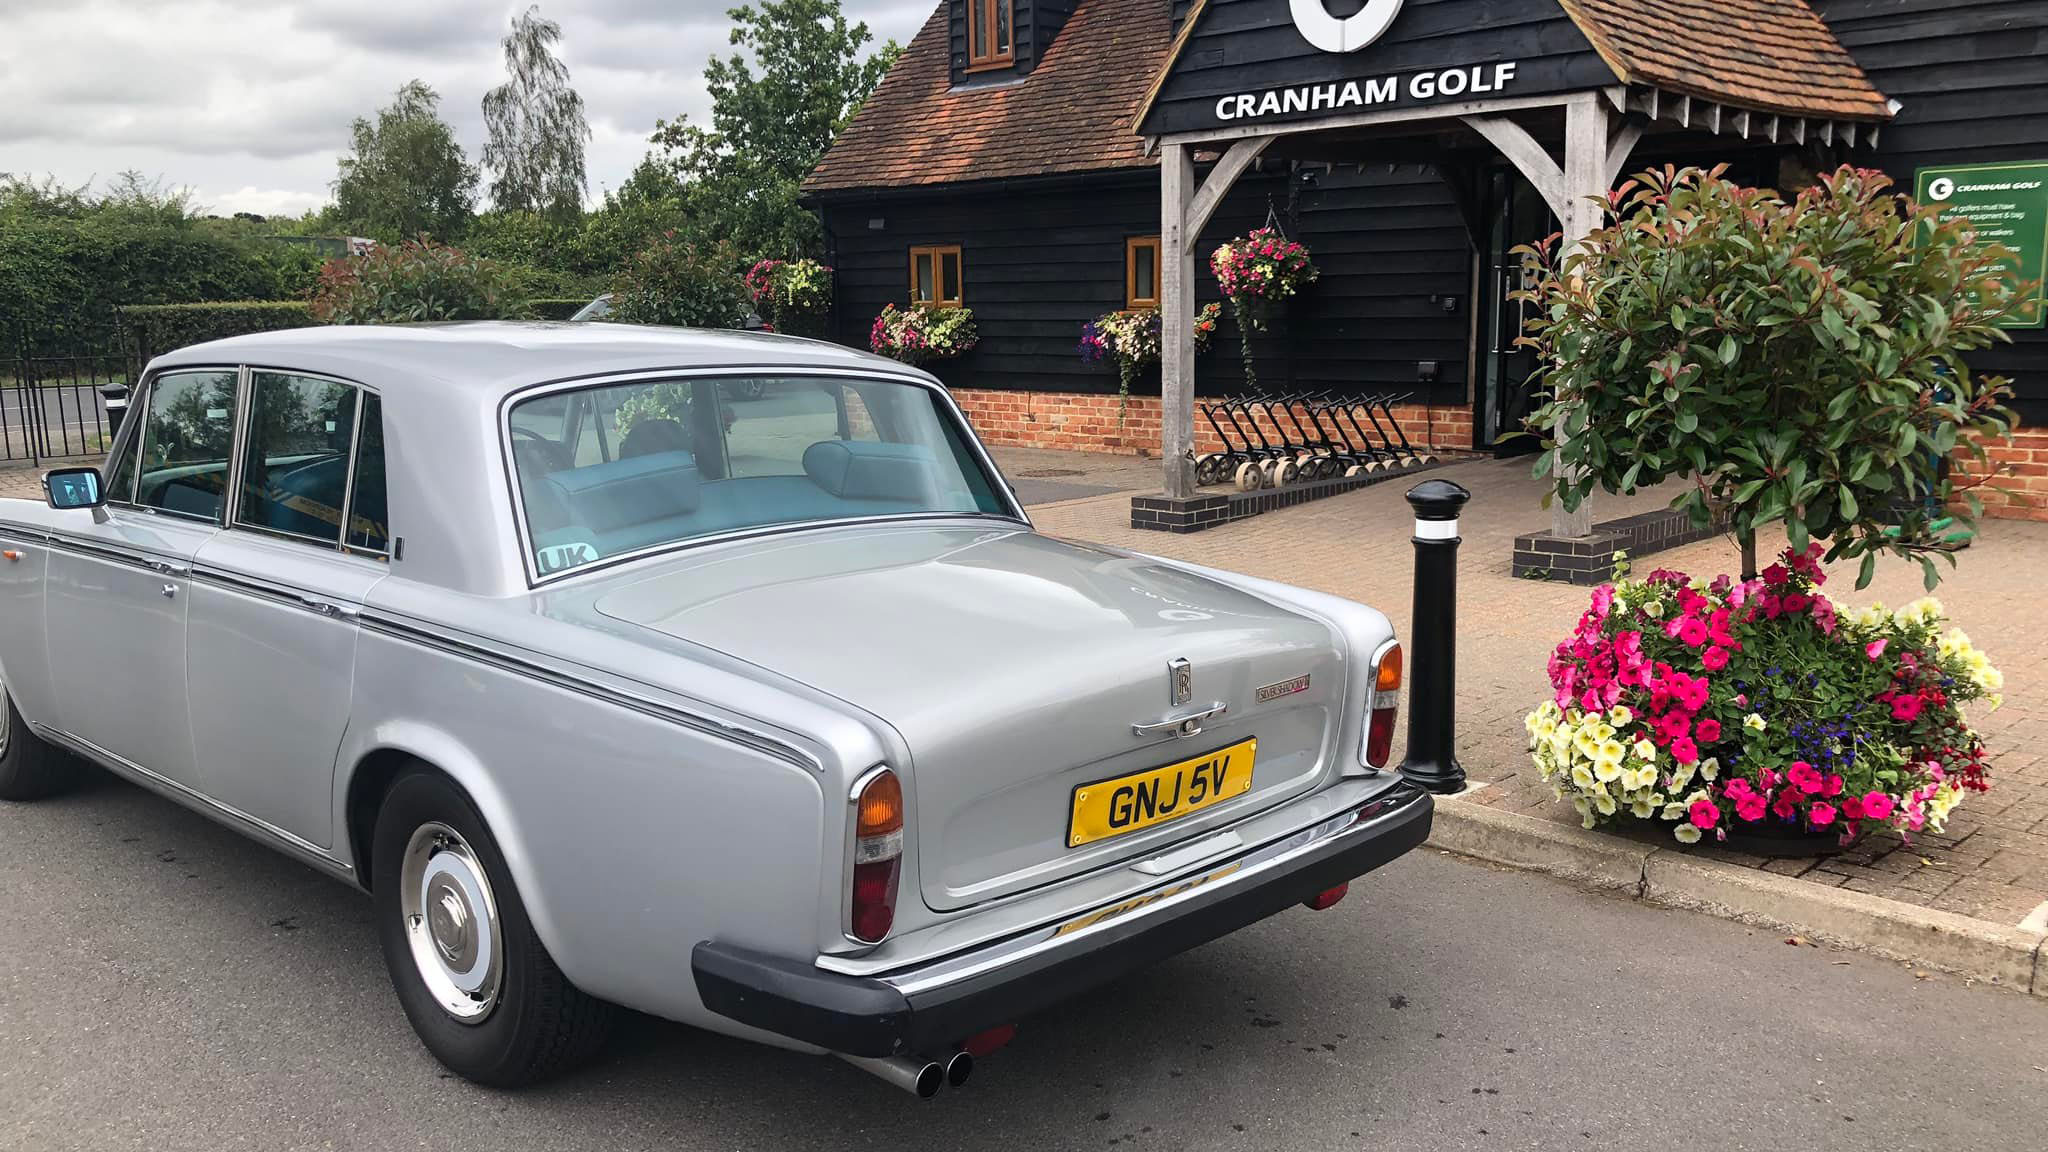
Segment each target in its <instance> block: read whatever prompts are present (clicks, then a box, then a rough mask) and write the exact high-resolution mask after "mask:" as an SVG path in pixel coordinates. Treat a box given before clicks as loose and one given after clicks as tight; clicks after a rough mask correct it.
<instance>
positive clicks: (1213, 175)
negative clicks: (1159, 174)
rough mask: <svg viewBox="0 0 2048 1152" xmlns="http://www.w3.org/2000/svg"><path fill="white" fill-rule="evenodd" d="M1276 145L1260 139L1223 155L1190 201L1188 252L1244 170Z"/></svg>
mask: <svg viewBox="0 0 2048 1152" xmlns="http://www.w3.org/2000/svg"><path fill="white" fill-rule="evenodd" d="M1272 143H1273V138H1272V137H1271V136H1258V137H1254V138H1253V139H1250V140H1239V141H1237V142H1236V143H1234V144H1232V145H1231V146H1230V148H1229V149H1228V150H1227V151H1225V152H1224V153H1223V155H1222V157H1221V158H1219V159H1218V160H1217V161H1216V166H1215V167H1214V168H1211V169H1209V178H1208V179H1206V180H1204V181H1202V187H1201V189H1200V190H1199V191H1196V192H1194V194H1193V198H1192V199H1190V200H1189V201H1188V216H1187V219H1188V225H1187V236H1186V237H1185V242H1186V244H1187V246H1188V249H1187V250H1188V251H1190V252H1192V251H1194V250H1195V245H1196V243H1198V242H1199V241H1200V238H1201V235H1202V229H1203V227H1205V226H1206V225H1207V224H1208V223H1209V217H1211V216H1213V215H1215V214H1216V206H1217V205H1219V204H1221V203H1223V198H1224V197H1225V196H1228V195H1229V194H1230V188H1231V185H1233V184H1236V183H1237V178H1238V177H1239V176H1242V175H1244V170H1245V169H1246V168H1247V167H1249V166H1250V165H1252V164H1254V163H1256V162H1257V161H1258V159H1259V154H1260V153H1262V152H1264V151H1265V150H1266V147H1267V146H1268V145H1270V144H1272ZM1174 147H1180V145H1174ZM1162 163H1163V161H1162ZM1168 251H1172V249H1170V248H1169V249H1168ZM1189 323H1193V321H1192V320H1190V321H1189Z"/></svg>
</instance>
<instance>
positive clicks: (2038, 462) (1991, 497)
mask: <svg viewBox="0 0 2048 1152" xmlns="http://www.w3.org/2000/svg"><path fill="white" fill-rule="evenodd" d="M1985 450H1986V452H1987V454H1988V455H1989V456H1990V463H1991V464H1992V466H1993V467H1994V468H1995V469H1996V472H1995V473H1994V474H1993V475H1992V476H1990V477H1989V478H1988V479H1986V480H1985V482H1984V483H1983V484H1982V485H1980V486H1978V487H1977V488H1975V489H1974V491H1975V492H1976V494H1977V497H1978V498H1979V499H1981V500H1982V501H1984V515H1986V516H1988V517H1994V518H1996V519H2000V520H2043V521H2048V428H2039V427H2037V428H2021V429H2019V430H2018V431H2016V432H2014V433H2013V434H2012V438H2011V439H2010V440H1995V441H1992V442H1991V444H1989V445H1988V446H1987V447H1986V449H1985ZM1971 463H1973V464H1974V463H1976V462H1974V461H1972V462H1971ZM1965 467H1968V465H1965ZM1981 469H1982V466H1981V465H1978V471H1979V472H1981ZM1957 482H1958V483H1966V482H1967V481H1966V480H1964V479H1963V478H1962V477H1958V479H1957ZM1994 488H1997V489H2003V491H1994Z"/></svg>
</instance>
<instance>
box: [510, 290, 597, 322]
mask: <svg viewBox="0 0 2048 1152" xmlns="http://www.w3.org/2000/svg"><path fill="white" fill-rule="evenodd" d="M594 298H595V297H594V296H543V297H541V298H540V299H538V300H528V301H527V302H526V307H527V310H528V311H530V312H532V313H533V318H534V319H535V320H567V319H568V318H570V317H571V316H574V315H576V313H578V312H580V311H582V310H583V306H584V305H585V304H588V303H590V302H591V300H592V299H594Z"/></svg>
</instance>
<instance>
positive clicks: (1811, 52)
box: [1559, 0, 1891, 120]
mask: <svg viewBox="0 0 2048 1152" xmlns="http://www.w3.org/2000/svg"><path fill="white" fill-rule="evenodd" d="M1559 2H1560V3H1562V4H1563V6H1564V9H1565V11H1566V12H1568V13H1570V15H1571V17H1572V20H1573V21H1574V22H1575V23H1577V24H1578V26H1579V28H1580V30H1582V31H1583V32H1585V34H1586V38H1587V39H1588V40H1591V41H1592V42H1593V47H1594V49H1595V50H1596V51H1598V52H1599V53H1600V56H1601V58H1602V59H1604V60H1606V61H1607V64H1608V66H1609V67H1611V68H1613V69H1614V71H1615V74H1616V75H1617V76H1618V77H1620V78H1621V79H1622V80H1623V81H1626V82H1628V83H1631V84H1648V85H1651V86H1653V87H1657V88H1662V89H1664V90H1666V91H1670V92H1677V93H1682V94H1684V95H1688V96H1699V97H1704V98H1705V99H1708V100H1713V101H1715V102H1717V103H1721V104H1728V105H1732V106H1735V107H1740V108H1753V109H1757V110H1760V111H1765V112H1778V113H1784V114H1787V115H1792V116H1807V117H1813V118H1817V119H1841V120H1888V119H1890V118H1891V112H1890V111H1889V109H1888V108H1887V107H1886V102H1885V98H1884V95H1883V94H1882V93H1880V92H1879V91H1878V90H1877V88H1876V86H1874V85H1873V84H1871V82H1870V78H1869V77H1868V76H1865V75H1864V74H1863V69H1862V68H1860V67H1858V66H1857V64H1856V61H1855V59H1854V58H1853V57H1851V56H1850V55H1849V52H1848V49H1846V48H1843V47H1842V45H1841V42H1840V41H1838V40H1836V39H1835V36H1834V33H1832V32H1830V31H1828V26H1827V25H1826V24H1825V23H1823V22H1822V21H1821V18H1820V17H1819V16H1818V15H1816V14H1815V13H1814V11H1813V9H1812V8H1809V7H1807V4H1806V0H1559Z"/></svg>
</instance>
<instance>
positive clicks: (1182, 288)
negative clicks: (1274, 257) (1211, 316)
mask: <svg viewBox="0 0 2048 1152" xmlns="http://www.w3.org/2000/svg"><path fill="white" fill-rule="evenodd" d="M1329 2H1330V3H1331V4H1332V5H1333V6H1334V8H1335V11H1336V12H1342V13H1345V15H1343V16H1338V15H1334V14H1333V11H1332V9H1331V8H1326V7H1325V6H1324V5H1325V0H1193V3H1192V5H1191V6H1190V7H1189V8H1188V11H1187V15H1186V17H1185V19H1184V20H1183V22H1182V24H1181V27H1180V30H1179V33H1178V35H1177V36H1176V38H1175V40H1174V42H1173V45H1172V47H1171V49H1170V50H1169V51H1168V53H1167V56H1166V61H1165V63H1164V65H1163V66H1162V67H1161V69H1160V71H1159V73H1158V75H1157V76H1156V78H1155V79H1154V80H1153V82H1152V85H1151V88H1150V90H1149V91H1148V92H1147V94H1146V96H1145V99H1144V101H1143V102H1142V103H1141V104H1140V106H1139V108H1138V112H1137V114H1136V116H1135V117H1134V119H1133V122H1132V123H1133V126H1134V128H1135V129H1136V130H1137V132H1138V134H1139V135H1140V136H1141V137H1143V138H1144V141H1145V145H1146V147H1147V148H1148V149H1149V148H1156V149H1157V150H1158V151H1159V154H1160V226H1161V235H1162V241H1163V246H1164V248H1165V249H1166V256H1167V259H1166V260H1165V261H1164V269H1163V271H1164V276H1163V285H1162V287H1163V299H1162V301H1161V304H1162V312H1163V317H1162V320H1163V324H1162V327H1163V331H1164V334H1165V341H1164V344H1165V347H1164V348H1163V349H1162V353H1163V355H1162V358H1161V359H1162V370H1161V383H1162V387H1163V391H1164V409H1163V411H1162V413H1161V415H1162V441H1163V442H1162V445H1161V447H1162V455H1163V460H1164V468H1165V487H1166V494H1167V495H1168V496H1169V497H1172V498H1177V499H1187V498H1189V497H1192V496H1193V495H1194V471H1193V465H1194V451H1193V448H1194V343H1193V336H1192V331H1191V330H1192V327H1193V322H1194V291H1193V289H1194V283H1195V250H1194V249H1195V244H1196V238H1197V237H1198V236H1199V235H1200V233H1201V230H1202V227H1203V225H1205V224H1206V223H1207V222H1208V220H1209V218H1210V216H1211V215H1212V214H1213V213H1214V212H1215V210H1216V208H1217V206H1218V205H1219V204H1220V203H1221V202H1222V200H1223V198H1224V196H1225V195H1226V194H1227V193H1228V192H1229V190H1230V188H1231V186H1232V184H1234V183H1235V182H1236V180H1237V178H1238V177H1239V176H1240V175H1241V174H1243V172H1244V171H1245V169H1246V168H1248V167H1250V166H1251V165H1252V164H1254V163H1255V162H1257V160H1258V159H1259V157H1260V156H1261V154H1262V153H1264V152H1265V151H1266V149H1267V148H1268V147H1269V146H1270V145H1272V144H1273V143H1274V141H1275V140H1278V139H1280V138H1283V137H1291V138H1293V139H1292V141H1291V142H1290V149H1293V148H1298V147H1300V146H1302V145H1303V144H1307V143H1312V142H1313V141H1314V139H1315V138H1316V137H1317V136H1320V135H1324V134H1329V135H1330V136H1333V137H1334V136H1335V135H1336V134H1338V133H1340V132H1341V133H1343V134H1345V135H1349V136H1356V135H1357V134H1359V133H1360V132H1366V131H1370V132H1375V133H1385V134H1389V135H1392V134H1399V133H1402V132H1412V131H1414V130H1416V128H1417V126H1418V125H1430V124H1434V125H1435V126H1438V127H1441V126H1443V125H1445V124H1462V125H1464V126H1465V127H1467V128H1469V129H1471V130H1472V131H1473V132H1476V133H1477V134H1478V135H1479V136H1481V137H1483V138H1484V139H1485V140H1486V141H1488V142H1489V143H1491V144H1492V145H1493V147H1494V148H1496V149H1498V150H1499V152H1500V153H1501V154H1502V155H1503V156H1504V157H1505V158H1506V159H1507V160H1508V161H1510V162H1511V163H1513V164H1514V166H1515V167H1516V169H1518V170H1519V171H1520V172H1521V174H1522V175H1523V177H1524V178H1526V179H1527V180H1528V181H1529V183H1530V184H1531V185H1532V186H1533V187H1534V188H1535V189H1536V190H1537V191H1538V193H1540V194H1541V195H1542V197H1543V198H1544V200H1545V201H1546V202H1547V203H1548V205H1549V206H1550V209H1551V211H1552V212H1553V213H1555V214H1556V216H1557V218H1558V220H1559V221H1561V222H1562V224H1563V228H1564V233H1565V239H1566V242H1567V243H1571V242H1575V241H1576V240H1578V239H1580V238H1582V237H1584V236H1585V235H1586V234H1587V233H1589V232H1591V231H1592V230H1593V229H1594V228H1595V227H1596V226H1597V225H1598V223H1599V210H1598V205H1597V203H1596V202H1594V201H1592V200H1591V198H1592V197H1604V195H1605V193H1606V192H1607V190H1608V189H1610V188H1611V187H1613V185H1614V182H1615V180H1616V179H1617V177H1618V176H1619V175H1620V173H1621V171H1622V170H1623V168H1624V167H1625V165H1626V164H1627V163H1628V157H1629V155H1630V153H1631V152H1632V151H1633V150H1634V148H1635V146H1636V144H1637V142H1638V141H1639V140H1640V139H1641V137H1642V135H1643V133H1644V132H1645V131H1646V130H1647V129H1648V128H1649V127H1651V126H1652V125H1656V126H1658V127H1660V128H1661V127H1666V126H1669V127H1672V128H1676V129H1681V130H1691V131H1698V132H1706V133H1715V134H1720V135H1724V136H1729V135H1732V136H1737V137H1741V138H1745V139H1750V140H1764V141H1772V142H1786V143H1806V142H1808V141H1818V142H1825V143H1830V144H1832V143H1841V144H1845V145H1855V144H1858V143H1863V144H1871V143H1875V141H1876V139H1877V134H1878V132H1879V131H1880V130H1881V128H1882V126H1883V125H1884V123H1885V122H1887V121H1888V120H1889V119H1890V118H1891V116H1892V113H1893V109H1892V107H1891V106H1890V105H1889V103H1888V102H1887V101H1886V99H1885V98H1884V96H1883V95H1882V94H1881V93H1879V92H1878V91H1877V89H1876V88H1875V87H1873V86H1872V85H1871V83H1870V80H1869V78H1868V77H1866V76H1865V75H1864V74H1863V72H1862V70H1861V69H1860V68H1858V67H1857V65H1856V63H1855V61H1854V60H1853V59H1852V58H1851V57H1850V55H1849V53H1848V51H1847V50H1846V49H1844V48H1843V47H1842V46H1841V44H1840V43H1839V42H1837V41H1836V40H1835V38H1834V36H1833V34H1832V33H1830V32H1829V31H1828V28H1827V25H1826V24H1824V23H1823V22H1822V21H1821V19H1820V17H1819V16H1817V15H1815V14H1814V12H1813V10H1812V9H1811V8H1809V7H1807V4H1806V0H1363V3H1362V4H1361V2H1360V0H1329ZM1559 111H1562V112H1563V114H1564V141H1563V144H1564V146H1563V156H1562V157H1558V156H1554V155H1553V154H1552V152H1551V150H1550V149H1549V148H1548V147H1546V146H1545V145H1544V144H1543V143H1542V142H1541V141H1539V139H1538V136H1537V134H1536V133H1532V132H1531V130H1530V128H1531V126H1532V125H1533V124H1535V122H1536V119H1542V118H1547V119H1548V121H1549V123H1550V124H1551V125H1553V129H1554V125H1555V118H1556V116H1557V114H1558V112H1559ZM1197 150H1200V151H1202V152H1205V153H1216V154H1217V159H1216V160H1215V163H1214V165H1213V167H1212V168H1211V169H1210V170H1209V172H1208V174H1207V177H1206V178H1205V179H1202V180H1200V181H1198V180H1197V178H1196V171H1195V163H1194V156H1195V153H1196V151H1197ZM1554 527H1555V530H1556V531H1557V533H1558V534H1559V535H1563V536H1583V535H1586V534H1587V533H1588V531H1590V528H1591V509H1590V506H1589V505H1582V506H1581V508H1580V510H1579V511H1578V512H1577V513H1575V514H1572V515H1570V516H1567V515H1565V514H1564V513H1563V511H1562V505H1561V504H1560V505H1559V506H1558V521H1557V523H1556V525H1555V526H1554Z"/></svg>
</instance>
